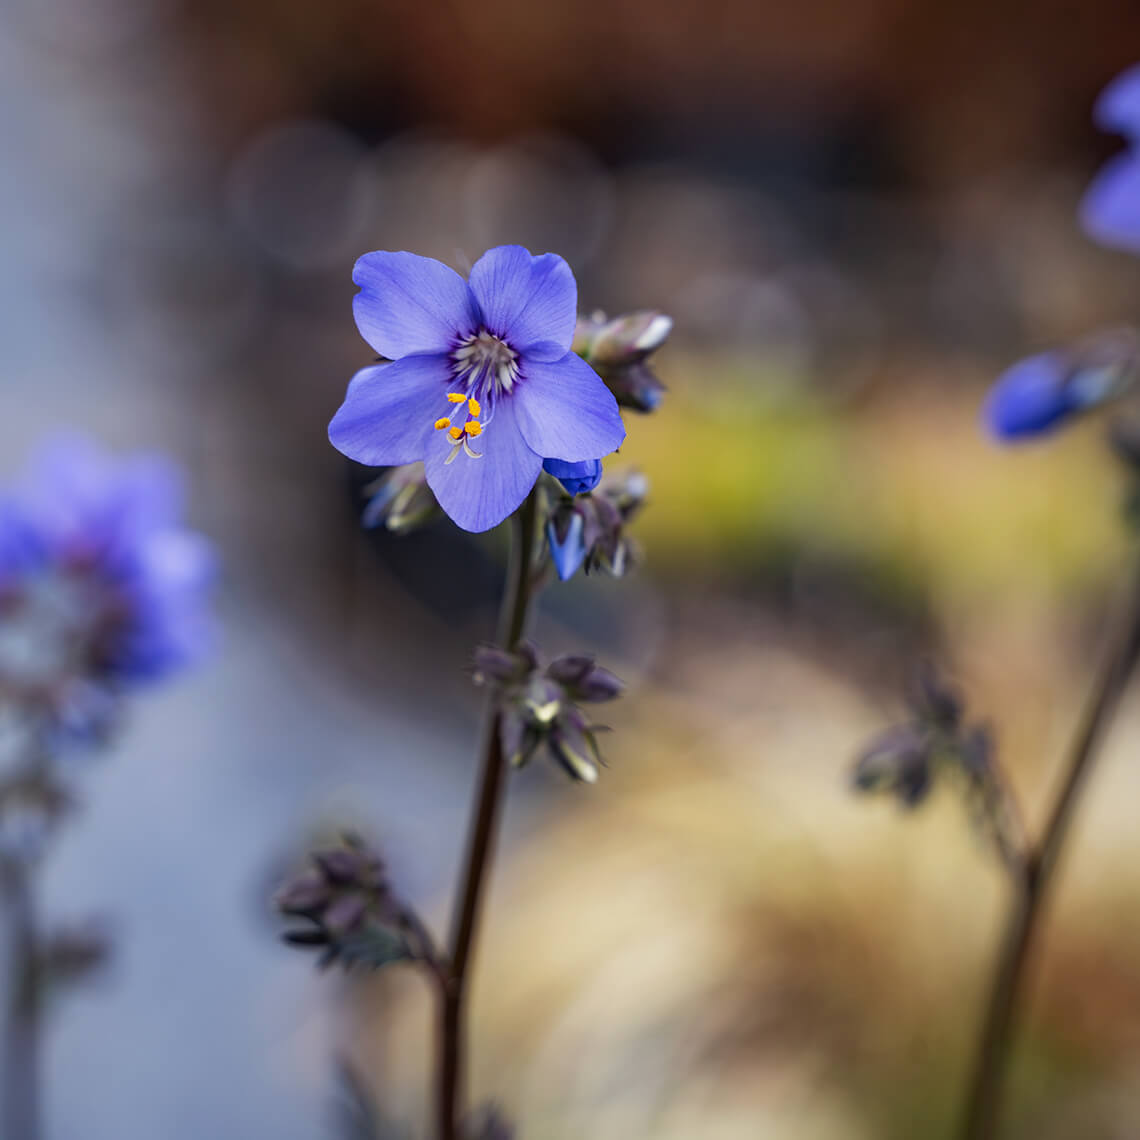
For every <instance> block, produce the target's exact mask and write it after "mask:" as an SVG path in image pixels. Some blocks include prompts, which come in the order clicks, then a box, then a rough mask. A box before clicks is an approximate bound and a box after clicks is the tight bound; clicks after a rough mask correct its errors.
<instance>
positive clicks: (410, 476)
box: [361, 463, 441, 534]
mask: <svg viewBox="0 0 1140 1140" xmlns="http://www.w3.org/2000/svg"><path fill="white" fill-rule="evenodd" d="M364 490H365V494H367V495H369V496H370V498H369V500H368V503H367V504H366V506H365V508H364V513H363V515H362V516H361V521H362V522H363V524H364V525H365V526H366V527H368V528H370V529H371V528H373V527H378V526H383V527H385V528H387V529H388V530H390V531H392V532H393V533H394V534H408V533H409V532H410V531H413V530H416V529H417V528H419V527H421V526H424V525H425V524H426V523H429V522H431V520H432V519H434V518H435V517H436V516H437V515H439V514H440V513H441V511H440V507H439V503H437V502H436V498H435V495H434V494H432V490H431V488H430V487H429V486H428V485H427V479H426V477H425V475H424V465H423V464H422V463H406V464H404V465H403V466H402V467H393V468H391V469H390V470H388V471H385V472H384V474H383V475H381V476H380V477H379V478H378V479H375V480H373V481H372V482H371V483H369V484H368V486H367V487H366V488H365V489H364Z"/></svg>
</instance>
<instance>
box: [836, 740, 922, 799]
mask: <svg viewBox="0 0 1140 1140" xmlns="http://www.w3.org/2000/svg"><path fill="white" fill-rule="evenodd" d="M932 775H933V771H932V756H931V751H930V745H929V742H928V740H927V739H926V737H925V735H924V734H923V733H922V732H921V731H919V730H918V729H917V728H915V727H914V726H913V725H901V726H899V727H897V728H891V729H888V730H887V731H886V732H885V733H883V735H882V736H880V737H878V738H877V739H876V740H875V741H874V742H873V743H872V744H871V746H870V747H869V748H868V749H867V750H866V751H865V752H864V753H863V755H862V756H860V757H859V759H858V761H857V762H856V765H855V772H854V784H855V787H856V789H857V790H858V791H861V792H883V791H885V792H890V793H892V794H894V795H895V796H897V797H898V799H899V802H900V803H902V804H903V805H904V806H905V807H917V806H918V804H920V803H921V802H922V801H923V800H924V799H925V798H926V794H927V792H929V791H930V786H931V778H932Z"/></svg>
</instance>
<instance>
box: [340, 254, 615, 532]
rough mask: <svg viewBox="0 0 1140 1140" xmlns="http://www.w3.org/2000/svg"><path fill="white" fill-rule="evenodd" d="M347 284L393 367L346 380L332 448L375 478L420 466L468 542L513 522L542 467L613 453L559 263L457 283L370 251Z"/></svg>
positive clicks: (514, 259) (491, 266)
mask: <svg viewBox="0 0 1140 1140" xmlns="http://www.w3.org/2000/svg"><path fill="white" fill-rule="evenodd" d="M352 279H353V281H354V282H355V283H356V284H357V285H359V286H360V292H359V293H358V294H357V295H356V298H355V299H354V302H353V311H354V314H355V317H356V324H357V327H358V328H359V329H360V333H361V335H362V336H363V337H364V339H365V340H367V341H368V343H369V344H370V345H372V347H373V348H374V349H375V350H376V351H377V352H378V353H379V354H380V355H381V356H382V357H384V358H386V361H388V362H387V363H380V364H376V365H372V366H371V367H368V368H365V369H363V370H362V371H360V372H358V373H357V374H356V376H354V377H353V379H352V382H351V383H350V384H349V387H348V393H347V395H346V396H345V400H344V403H343V404H342V405H341V407H340V410H339V411H338V412H337V413H336V415H335V416H334V417H333V420H332V423H331V424H330V425H329V439H330V440H331V441H332V443H333V446H335V447H336V448H337V449H338V450H339V451H341V452H343V453H344V454H345V455H347V456H348V457H349V458H351V459H355V460H357V461H358V462H360V463H364V464H367V465H368V466H371V467H383V466H395V465H399V464H404V463H414V462H417V461H420V460H422V461H423V463H424V469H425V472H426V475H427V481H428V485H429V486H430V487H431V489H432V491H433V493H434V494H435V497H436V499H437V500H438V501H439V504H440V506H441V507H442V508H443V509H444V511H445V512H446V513H447V514H448V515H449V516H450V517H451V518H452V519H453V520H454V521H455V522H456V523H457V524H458V525H459V526H461V527H463V528H464V529H465V530H470V531H482V530H488V529H489V528H491V527H493V526H495V525H496V524H497V523H499V522H501V521H502V520H503V519H505V518H506V517H507V516H508V515H510V514H511V513H512V512H513V511H514V510H515V509H516V508H517V507H518V506H519V505H520V504H521V503H522V501H523V499H525V498H526V496H527V494H528V493H529V492H530V490H531V488H532V487H533V486H534V483H535V480H536V479H537V478H538V474H539V472H540V470H541V469H542V463H543V460H544V459H545V460H550V459H555V460H563V461H566V462H570V463H580V462H583V461H589V460H596V459H601V458H602V456H604V455H608V454H609V453H610V452H611V451H614V450H616V449H617V448H618V447H619V446H620V445H621V443H622V441H623V440H624V438H625V428H624V426H623V425H622V421H621V415H620V413H619V412H618V407H617V402H616V401H615V399H614V397H613V396H612V395H611V394H610V392H609V390H608V389H607V388H606V386H605V384H604V383H603V382H602V380H601V378H600V377H599V376H598V374H597V373H596V372H595V371H594V370H593V369H592V368H591V367H590V366H589V365H588V364H586V363H585V362H584V361H583V360H582V359H581V358H580V357H578V356H577V355H575V354H574V353H573V352H572V351H571V344H572V342H573V338H574V328H575V323H576V320H577V307H578V295H577V292H578V291H577V285H576V283H575V281H574V275H573V273H571V271H570V267H569V266H568V265H567V264H566V262H565V261H564V260H563V259H562V258H561V257H558V256H557V255H555V254H552V253H546V254H542V255H541V256H539V257H534V256H532V255H531V254H530V253H529V252H528V251H527V250H525V249H523V248H522V247H521V246H499V247H497V248H496V249H491V250H488V251H487V252H486V253H485V254H484V255H483V256H482V257H481V258H480V259H479V260H478V261H477V262H476V263H475V265H474V267H473V268H472V270H471V276H470V278H469V279H468V280H464V279H463V278H462V277H460V276H459V274H458V273H456V272H455V271H454V270H452V269H450V268H448V267H447V266H446V265H444V264H442V263H441V262H438V261H434V260H432V259H431V258H427V257H419V256H417V255H415V254H412V253H387V252H377V253H368V254H365V255H364V256H363V257H362V258H360V260H359V261H357V263H356V267H355V269H354V270H353V275H352Z"/></svg>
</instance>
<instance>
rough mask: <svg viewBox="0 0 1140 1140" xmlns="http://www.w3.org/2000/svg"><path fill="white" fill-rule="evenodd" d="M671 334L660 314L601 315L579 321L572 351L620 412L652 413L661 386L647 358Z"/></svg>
mask: <svg viewBox="0 0 1140 1140" xmlns="http://www.w3.org/2000/svg"><path fill="white" fill-rule="evenodd" d="M672 330H673V320H672V318H671V317H667V316H666V315H665V314H664V313H658V312H652V311H647V312H640V313H628V314H627V315H625V316H622V317H616V318H614V319H613V320H612V321H608V320H606V316H605V314H604V313H600V312H597V313H594V314H592V315H591V316H589V317H579V318H578V326H577V328H576V329H575V330H574V345H573V349H574V351H575V352H576V353H577V354H578V355H579V356H580V357H582V359H583V360H585V361H586V362H587V363H588V364H589V365H590V366H591V367H592V368H593V369H594V371H595V372H597V374H598V375H599V376H601V378H602V379H603V380H604V381H605V382H606V384H607V386H608V387H609V389H610V391H611V392H613V394H614V396H615V398H616V399H617V402H618V403H619V404H620V405H621V406H622V407H623V408H632V409H633V410H634V411H637V412H652V411H654V410H655V409H656V408H657V406H658V405H659V404H660V403H661V397H662V394H663V393H664V391H665V386H664V385H663V384H662V383H661V381H660V380H658V379H657V377H656V376H655V375H654V374H653V370H652V369H651V368H650V367H649V357H650V355H651V354H652V353H654V352H656V351H657V349H659V348H660V347H661V346H662V345H663V344H664V343H665V340H666V338H667V337H668V336H669V333H670V332H672Z"/></svg>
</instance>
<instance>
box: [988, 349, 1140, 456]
mask: <svg viewBox="0 0 1140 1140" xmlns="http://www.w3.org/2000/svg"><path fill="white" fill-rule="evenodd" d="M1138 359H1140V358H1138V352H1137V339H1136V334H1135V333H1133V332H1131V331H1130V330H1113V331H1109V332H1103V333H1098V334H1096V335H1095V336H1092V337H1089V338H1087V339H1086V340H1084V341H1081V342H1079V343H1077V344H1075V345H1073V346H1072V347H1071V348H1066V349H1056V350H1054V351H1051V352H1043V353H1039V354H1038V355H1036V356H1030V357H1028V358H1027V359H1025V360H1021V361H1019V362H1018V363H1017V364H1015V365H1013V366H1012V367H1011V368H1008V369H1007V370H1006V371H1005V372H1004V373H1002V375H1001V376H1000V377H999V378H998V380H997V382H996V383H995V384H994V386H993V388H992V389H991V390H990V394H989V397H988V399H987V400H986V406H985V420H986V423H987V425H988V427H989V430H990V432H991V433H992V434H993V435H994V436H996V437H997V438H998V439H1000V440H1005V441H1017V440H1022V439H1031V438H1034V437H1035V436H1040V435H1045V434H1047V433H1049V432H1052V431H1055V430H1056V429H1058V428H1060V427H1061V426H1063V425H1064V424H1065V423H1066V422H1067V421H1069V420H1071V419H1073V418H1074V417H1075V416H1077V415H1079V414H1080V413H1082V412H1086V411H1088V410H1090V409H1091V408H1095V407H1097V406H1099V405H1100V404H1104V403H1107V402H1108V401H1109V400H1112V399H1115V398H1116V397H1117V396H1120V395H1122V394H1123V393H1124V392H1125V391H1127V390H1128V389H1129V388H1131V387H1132V386H1133V385H1134V384H1135V381H1136V377H1137V368H1138Z"/></svg>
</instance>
